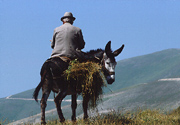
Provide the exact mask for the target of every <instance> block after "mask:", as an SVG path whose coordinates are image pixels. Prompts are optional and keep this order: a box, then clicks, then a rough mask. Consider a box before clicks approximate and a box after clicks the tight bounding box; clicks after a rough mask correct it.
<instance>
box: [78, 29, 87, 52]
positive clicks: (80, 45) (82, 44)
mask: <svg viewBox="0 0 180 125" xmlns="http://www.w3.org/2000/svg"><path fill="white" fill-rule="evenodd" d="M78 35H79V48H78V49H80V50H81V49H83V48H84V46H85V42H84V39H83V35H82V31H81V30H79V32H78Z"/></svg>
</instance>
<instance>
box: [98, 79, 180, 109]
mask: <svg viewBox="0 0 180 125" xmlns="http://www.w3.org/2000/svg"><path fill="white" fill-rule="evenodd" d="M107 97H108V96H107ZM179 97H180V81H156V82H152V83H147V84H140V85H136V86H131V87H130V88H128V89H124V90H120V91H119V92H116V93H114V94H112V96H110V97H109V98H106V100H105V101H104V102H103V103H101V104H99V105H98V106H97V109H98V110H99V111H100V112H101V111H102V112H103V111H104V110H109V109H112V110H115V111H117V110H121V111H133V110H137V109H138V108H141V109H160V110H163V111H171V110H173V109H176V108H177V107H179V106H180V99H179Z"/></svg>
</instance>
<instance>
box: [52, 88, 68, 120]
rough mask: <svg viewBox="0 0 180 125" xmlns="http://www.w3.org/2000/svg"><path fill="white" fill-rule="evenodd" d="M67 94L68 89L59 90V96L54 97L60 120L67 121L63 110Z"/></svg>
mask: <svg viewBox="0 0 180 125" xmlns="http://www.w3.org/2000/svg"><path fill="white" fill-rule="evenodd" d="M66 95H67V92H66V91H61V92H59V93H58V94H57V96H56V97H55V99H54V102H55V104H56V108H57V113H58V116H59V119H60V122H64V121H65V118H64V116H63V113H62V110H61V102H62V100H63V99H64V98H65V97H66Z"/></svg>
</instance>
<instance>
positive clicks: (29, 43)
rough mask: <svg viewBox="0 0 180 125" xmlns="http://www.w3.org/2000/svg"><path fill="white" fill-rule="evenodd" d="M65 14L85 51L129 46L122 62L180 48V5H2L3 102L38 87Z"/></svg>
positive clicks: (158, 0) (108, 0)
mask: <svg viewBox="0 0 180 125" xmlns="http://www.w3.org/2000/svg"><path fill="white" fill-rule="evenodd" d="M66 11H70V12H72V13H73V15H74V16H75V17H76V20H75V22H74V25H75V26H77V27H79V28H81V29H82V32H83V35H84V40H85V41H86V45H85V49H84V51H88V50H90V49H97V48H104V46H105V44H106V43H107V42H108V41H109V40H111V41H112V49H113V50H115V49H118V48H119V47H120V46H121V45H122V44H125V48H124V51H123V52H122V54H121V55H119V57H117V60H118V61H119V60H122V59H126V58H131V57H135V56H139V55H144V54H149V53H153V52H156V51H161V50H164V49H169V48H180V0H0V43H1V48H0V66H1V67H0V98H2V97H6V96H9V95H12V94H16V93H19V92H22V91H25V90H28V89H32V88H35V87H36V86H37V85H38V83H39V81H40V75H39V72H40V68H41V66H42V64H43V63H44V61H45V60H46V59H47V58H49V57H50V55H51V52H52V49H51V48H50V41H49V40H51V39H52V35H53V30H54V28H56V27H58V26H60V25H62V22H61V21H60V18H61V17H62V16H63V15H64V13H65V12H66Z"/></svg>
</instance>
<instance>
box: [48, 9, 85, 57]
mask: <svg viewBox="0 0 180 125" xmlns="http://www.w3.org/2000/svg"><path fill="white" fill-rule="evenodd" d="M75 19H76V18H75V17H73V14H72V13H71V12H66V13H65V14H64V16H63V17H62V18H61V21H62V22H63V25H61V26H60V27H57V28H55V30H54V34H53V38H52V41H51V47H52V48H53V51H52V54H51V57H57V56H60V57H62V58H63V57H67V58H70V59H75V58H78V56H79V55H80V54H79V53H80V51H77V50H81V49H83V48H84V45H85V42H84V39H83V35H82V31H81V29H80V28H78V27H75V26H73V22H74V20H75Z"/></svg>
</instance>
